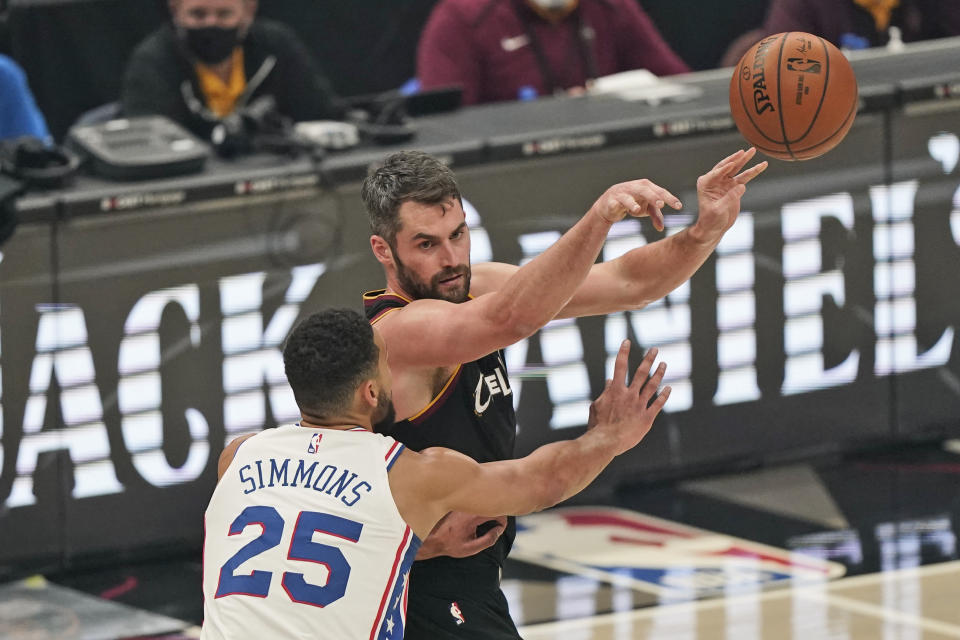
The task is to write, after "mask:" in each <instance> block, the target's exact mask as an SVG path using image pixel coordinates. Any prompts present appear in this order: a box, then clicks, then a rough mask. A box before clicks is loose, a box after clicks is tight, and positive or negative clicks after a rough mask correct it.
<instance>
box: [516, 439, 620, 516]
mask: <svg viewBox="0 0 960 640" xmlns="http://www.w3.org/2000/svg"><path fill="white" fill-rule="evenodd" d="M618 453H619V449H618V443H617V440H616V439H615V438H614V437H613V436H611V435H609V434H606V433H603V432H602V431H598V430H596V429H594V430H592V431H588V432H587V433H585V434H583V435H582V436H580V437H579V438H576V439H574V440H565V441H562V442H554V443H552V444H548V445H544V446H542V447H540V448H538V449H537V450H536V451H534V452H533V453H531V454H530V455H529V456H527V457H526V458H523V459H522V460H521V461H520V462H521V463H522V464H523V465H524V466H525V469H524V471H523V478H524V480H527V481H528V482H529V483H530V485H531V486H534V487H536V490H535V491H533V492H532V493H533V494H534V495H531V496H530V498H531V499H530V502H528V503H527V504H525V505H523V507H524V508H523V509H522V510H521V511H519V512H518V513H517V515H520V513H530V512H533V511H540V510H542V509H546V508H548V507H552V506H553V505H555V504H557V503H559V502H563V501H564V500H566V499H567V498H570V497H571V496H575V495H576V494H578V493H580V492H581V491H583V490H584V489H585V488H586V487H587V485H589V484H590V483H591V482H593V480H594V479H595V478H596V477H597V476H598V475H599V474H600V472H601V471H603V470H604V469H605V468H606V466H607V465H608V464H610V461H611V460H613V458H614V457H616V455H617V454H618Z"/></svg>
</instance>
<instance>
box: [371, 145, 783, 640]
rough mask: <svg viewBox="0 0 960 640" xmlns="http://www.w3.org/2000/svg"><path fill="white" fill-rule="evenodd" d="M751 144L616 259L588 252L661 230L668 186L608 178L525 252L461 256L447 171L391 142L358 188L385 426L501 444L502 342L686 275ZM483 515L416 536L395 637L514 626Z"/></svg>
mask: <svg viewBox="0 0 960 640" xmlns="http://www.w3.org/2000/svg"><path fill="white" fill-rule="evenodd" d="M754 154H755V150H754V149H749V150H747V151H742V150H741V151H738V152H736V153H734V154H733V155H731V156H729V157H727V158H725V159H724V160H721V161H720V162H719V163H718V164H717V165H716V166H714V168H713V169H712V170H711V171H709V172H708V173H707V174H705V175H703V176H701V177H700V178H699V179H698V181H697V196H698V205H699V215H698V219H697V221H696V223H695V224H694V225H692V226H690V227H688V228H686V229H684V230H682V231H680V232H679V233H676V234H674V235H671V236H670V237H668V238H665V239H663V240H660V241H658V242H654V243H651V244H648V245H645V246H642V247H639V248H637V249H634V250H632V251H629V252H627V253H626V254H624V255H623V256H621V257H619V258H617V259H615V260H611V261H609V262H604V263H600V264H596V265H595V264H594V262H595V260H596V258H597V255H598V254H599V251H600V249H601V248H602V246H603V243H604V241H605V239H606V236H607V232H608V231H609V230H610V227H611V226H612V225H613V224H614V223H616V222H618V221H620V220H622V219H623V218H625V217H626V216H628V215H629V216H634V217H642V216H649V217H650V218H651V219H652V221H653V224H654V226H655V227H656V228H657V229H658V230H663V213H662V208H663V207H664V206H667V205H669V206H671V207H673V208H675V209H679V208H680V207H681V204H680V201H679V200H678V199H677V198H676V196H674V195H673V194H671V193H670V192H669V191H667V190H666V189H663V188H662V187H659V186H657V185H655V184H653V183H652V182H650V181H648V180H635V181H631V182H625V183H621V184H617V185H614V186H612V187H610V188H609V189H607V191H606V192H604V194H603V195H601V196H600V198H598V199H597V201H596V202H595V203H594V204H593V206H591V208H590V209H589V211H587V213H586V214H585V215H584V216H583V218H581V219H580V221H579V222H578V223H577V224H576V225H574V226H573V227H572V228H571V229H570V230H568V231H567V232H566V233H565V234H564V235H563V236H562V237H561V238H560V239H559V240H557V242H556V243H554V244H553V245H552V246H551V247H550V248H548V249H547V250H546V251H545V252H543V253H542V254H541V255H540V256H538V257H537V258H535V259H533V260H531V261H530V262H528V263H527V264H525V265H524V266H523V267H516V266H513V265H507V264H498V263H486V264H478V265H474V266H473V267H472V268H471V265H470V233H469V229H468V228H467V224H466V220H465V214H464V211H463V206H462V201H461V197H460V191H459V189H458V187H457V183H456V179H455V177H454V175H453V173H452V172H451V171H450V169H449V168H447V167H446V166H444V165H443V164H442V163H440V162H439V161H437V160H436V159H435V158H433V157H431V156H429V155H427V154H424V153H421V152H400V153H396V154H393V155H391V156H389V157H388V158H387V159H386V160H385V161H384V162H383V164H382V165H380V166H379V167H377V168H375V169H374V170H373V171H372V172H371V173H370V175H369V176H368V177H367V178H366V180H365V181H364V183H363V187H362V190H361V196H362V198H363V201H364V204H365V206H366V209H367V213H368V215H369V217H370V224H371V230H372V232H373V235H372V237H371V239H370V244H371V248H372V249H373V253H374V256H375V257H376V259H377V260H378V261H379V262H380V263H381V264H382V265H383V268H384V272H385V274H386V280H387V286H386V288H385V289H382V290H378V291H371V292H368V293H366V294H365V295H364V307H365V311H366V315H367V318H368V319H369V320H370V322H371V323H372V324H373V325H374V326H375V327H376V328H377V329H378V330H379V332H380V335H382V336H383V340H384V342H385V344H386V345H387V350H388V354H389V365H390V369H391V372H392V375H393V389H394V395H393V398H394V405H395V407H396V412H397V418H398V419H399V422H398V423H397V424H396V425H395V426H394V427H393V430H392V431H391V434H392V435H393V436H394V437H395V438H396V439H397V440H399V441H400V442H402V443H403V444H404V445H406V446H407V447H408V448H410V449H413V450H414V451H421V450H424V449H427V448H429V447H435V446H440V447H446V448H449V449H454V450H456V451H459V452H461V453H464V454H466V455H468V456H470V457H471V458H473V459H474V460H476V461H477V462H481V463H482V462H490V461H495V460H507V459H510V458H512V457H513V447H514V440H515V436H516V417H515V415H514V409H513V397H512V394H513V391H512V389H511V387H510V382H509V379H508V376H507V370H506V366H505V364H504V357H503V352H502V350H503V349H504V348H505V347H507V346H509V345H511V344H514V343H516V342H519V341H520V340H523V339H524V338H527V337H529V336H530V335H532V334H533V333H535V332H536V331H537V330H539V329H540V328H541V327H542V326H544V325H545V324H546V323H547V322H549V321H550V320H553V319H554V318H570V317H578V316H585V315H601V314H607V313H613V312H617V311H623V310H626V309H639V308H642V307H643V306H645V305H646V304H648V303H650V302H652V301H654V300H657V299H659V298H662V297H663V296H665V295H667V294H668V293H669V292H670V291H672V290H673V289H675V288H676V287H678V286H680V285H681V284H683V283H684V282H686V281H687V280H688V279H689V278H690V276H692V275H693V273H694V272H695V271H696V270H697V269H698V268H699V267H700V265H701V264H703V262H704V261H705V260H706V259H707V257H708V256H709V255H710V253H711V252H712V251H713V249H714V248H715V247H716V246H717V244H718V243H719V242H720V239H721V238H722V237H723V234H724V233H725V232H726V231H727V229H729V228H730V226H731V225H733V223H734V222H735V220H736V218H737V215H738V213H739V212H740V198H741V197H742V196H743V194H744V193H745V191H746V183H747V182H749V181H750V180H752V179H753V178H754V177H756V176H757V175H759V174H760V173H761V172H762V171H763V170H764V169H765V168H766V167H767V163H766V162H762V163H759V164H757V165H755V166H753V167H751V168H749V169H746V170H744V166H745V165H746V164H747V163H748V162H749V161H750V159H751V158H752V157H753V156H754ZM492 516H493V517H492ZM496 516H499V514H481V515H479V516H468V515H465V514H460V513H453V514H451V515H449V516H448V517H446V518H445V519H444V520H442V521H441V522H440V523H439V524H438V525H437V527H436V529H435V530H434V531H433V533H431V535H430V537H429V538H427V539H426V540H424V543H423V546H422V547H421V549H420V551H419V553H418V555H417V560H418V562H416V563H415V564H414V568H413V571H412V573H411V580H412V583H411V593H410V603H409V614H408V615H409V617H408V625H407V628H406V636H405V637H406V638H408V639H412V640H420V639H423V640H427V639H429V640H434V639H436V638H454V637H456V638H477V639H481V638H482V639H484V640H489V639H494V638H495V639H499V638H518V637H519V636H518V634H517V630H516V627H515V626H514V624H513V622H512V620H511V618H510V613H509V610H508V608H507V603H506V599H505V598H504V596H503V593H502V592H501V591H500V568H501V566H502V564H503V561H504V559H505V558H506V556H507V553H508V552H509V549H510V546H511V544H512V541H513V537H514V522H513V519H512V518H511V519H507V518H504V517H496ZM491 522H492V523H493V524H492V527H491V528H490V529H489V530H488V531H486V532H485V533H482V535H478V533H480V532H479V531H478V528H477V527H478V526H479V525H481V524H484V525H485V526H490V525H489V523H491ZM501 534H504V535H502V536H501ZM453 604H456V605H457V607H456V609H457V612H458V613H459V615H456V614H454V613H452V610H453V607H452V605H453Z"/></svg>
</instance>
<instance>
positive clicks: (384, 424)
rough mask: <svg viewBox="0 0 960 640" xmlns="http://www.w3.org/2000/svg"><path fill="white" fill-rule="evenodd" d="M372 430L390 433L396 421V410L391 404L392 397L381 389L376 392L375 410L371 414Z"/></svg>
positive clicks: (385, 433)
mask: <svg viewBox="0 0 960 640" xmlns="http://www.w3.org/2000/svg"><path fill="white" fill-rule="evenodd" d="M373 417H374V420H373V432H374V433H382V434H384V435H390V433H391V432H393V425H394V423H395V422H396V418H397V412H396V410H395V409H394V406H393V398H392V397H390V396H388V395H387V394H386V392H385V391H384V390H383V389H381V390H380V393H378V394H377V411H376V413H374V414H373Z"/></svg>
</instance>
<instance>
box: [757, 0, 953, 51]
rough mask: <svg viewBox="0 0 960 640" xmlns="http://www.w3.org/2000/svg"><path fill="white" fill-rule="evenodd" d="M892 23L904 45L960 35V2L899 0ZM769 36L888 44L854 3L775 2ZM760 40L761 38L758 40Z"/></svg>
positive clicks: (867, 14) (847, 0) (767, 27)
mask: <svg viewBox="0 0 960 640" xmlns="http://www.w3.org/2000/svg"><path fill="white" fill-rule="evenodd" d="M890 24H891V25H894V26H897V27H900V30H901V37H902V38H903V40H904V41H905V42H911V41H914V40H927V39H930V38H945V37H948V36H955V35H960V1H958V0H900V6H899V7H897V8H896V9H894V10H893V13H892V14H891V16H890ZM763 30H764V31H765V32H766V33H781V32H783V31H806V32H807V33H813V34H816V35H818V36H821V37H823V38H826V39H827V40H829V41H830V42H832V43H833V44H835V45H837V46H840V45H841V44H848V43H844V42H841V39H842V38H843V36H844V35H845V34H853V35H855V36H859V37H861V38H865V39H866V40H867V41H868V43H869V46H877V45H882V44H886V43H887V40H888V38H889V36H888V34H887V33H886V32H884V33H881V32H878V31H877V28H876V24H875V22H874V20H873V16H872V15H871V14H870V12H869V11H867V10H866V9H864V8H863V7H861V6H860V5H858V4H856V3H855V2H854V1H853V0H773V1H772V2H771V4H770V8H769V9H768V11H767V19H766V21H765V22H764V25H763ZM758 39H759V38H758Z"/></svg>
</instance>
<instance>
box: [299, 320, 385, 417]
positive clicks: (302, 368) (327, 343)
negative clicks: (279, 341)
mask: <svg viewBox="0 0 960 640" xmlns="http://www.w3.org/2000/svg"><path fill="white" fill-rule="evenodd" d="M379 358H380V349H379V347H377V344H376V342H374V340H373V328H372V327H371V326H370V323H369V322H367V320H366V319H365V318H364V317H363V316H361V315H360V314H359V313H357V312H356V311H353V310H351V309H326V310H324V311H320V312H318V313H314V314H313V315H311V316H310V317H308V318H306V319H305V320H303V321H302V322H300V323H299V324H298V325H297V326H296V328H295V329H294V330H293V331H292V332H291V333H290V336H289V337H288V338H287V342H286V344H285V345H284V347H283V368H284V372H285V373H286V374H287V381H288V382H289V383H290V387H291V388H292V389H293V396H294V397H295V398H296V399H297V405H298V406H299V407H300V410H301V411H303V412H304V413H307V414H309V415H312V416H317V417H327V416H333V415H336V414H337V413H340V412H342V411H344V410H346V409H348V408H349V406H350V403H351V402H352V400H353V394H354V392H355V391H356V389H357V386H358V385H359V384H360V383H361V382H363V381H364V380H369V379H371V378H373V377H375V376H376V371H377V362H378V360H379Z"/></svg>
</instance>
